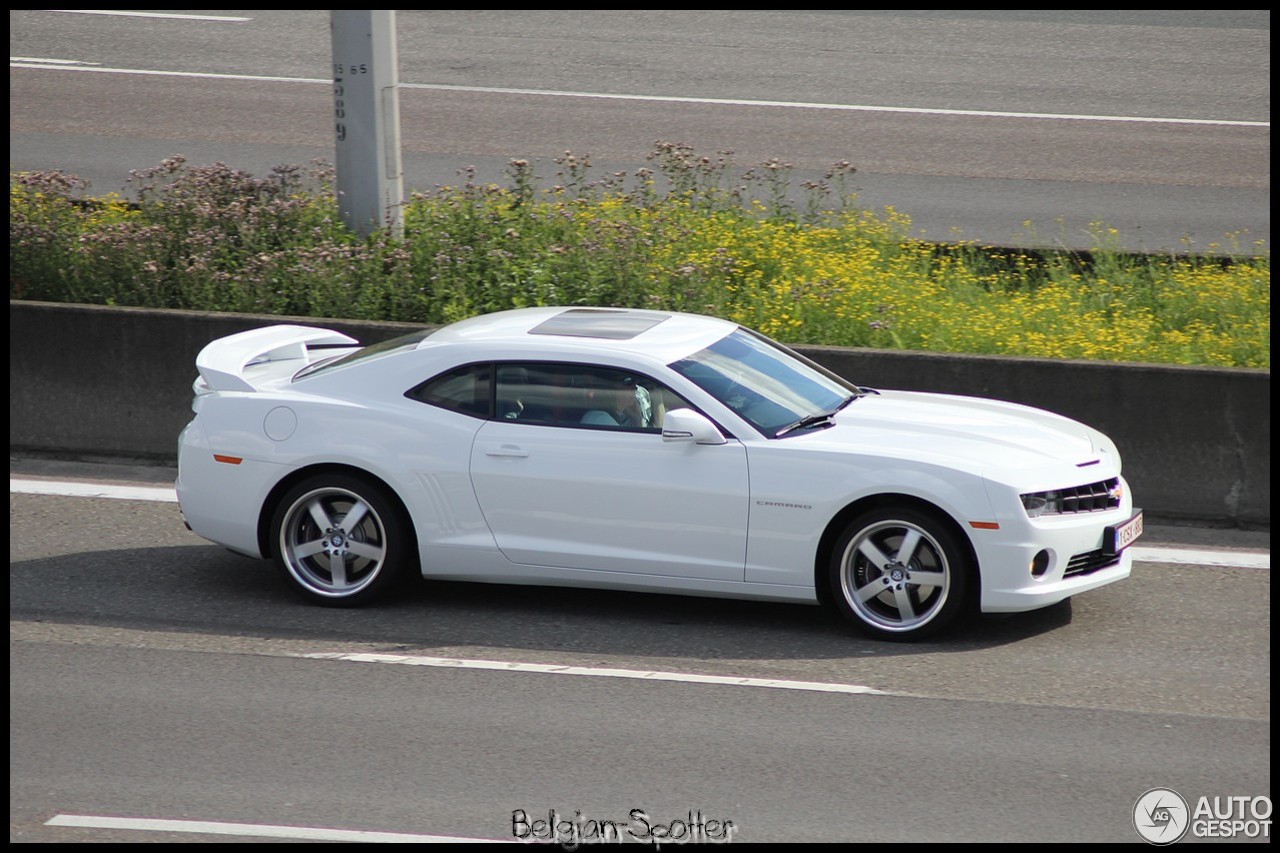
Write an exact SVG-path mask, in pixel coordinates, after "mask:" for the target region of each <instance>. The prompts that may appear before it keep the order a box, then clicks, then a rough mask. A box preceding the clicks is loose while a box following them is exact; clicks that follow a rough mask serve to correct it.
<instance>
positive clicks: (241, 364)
mask: <svg viewBox="0 0 1280 853" xmlns="http://www.w3.org/2000/svg"><path fill="white" fill-rule="evenodd" d="M358 346H360V342H359V341H357V340H356V339H355V338H353V337H350V336H348V335H344V334H342V333H341V332H335V331H333V330H332V329H317V328H313V327H311V326H286V325H280V326H267V327H266V328H263V329H252V330H250V331H248V332H241V333H240V334H238V335H230V336H228V337H225V338H219V339H218V340H216V341H214V342H213V343H211V344H209V345H208V346H206V347H205V348H204V349H202V350H200V354H199V355H198V356H196V369H197V370H199V371H200V377H201V379H203V380H204V384H205V386H206V387H207V388H208V389H209V390H210V391H253V390H254V387H253V385H252V384H250V383H249V381H248V380H246V379H245V378H244V371H245V368H247V367H249V366H250V365H251V364H262V363H264V362H271V361H290V360H300V361H301V362H302V363H301V364H299V365H298V367H299V369H301V368H302V367H304V366H305V365H307V364H310V363H311V362H313V361H316V360H317V359H318V358H320V353H314V354H313V353H312V352H311V351H310V348H311V347H358ZM326 355H332V353H326Z"/></svg>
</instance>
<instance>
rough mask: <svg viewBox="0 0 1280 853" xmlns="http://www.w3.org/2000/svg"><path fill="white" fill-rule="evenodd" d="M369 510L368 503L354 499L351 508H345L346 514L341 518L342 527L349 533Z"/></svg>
mask: <svg viewBox="0 0 1280 853" xmlns="http://www.w3.org/2000/svg"><path fill="white" fill-rule="evenodd" d="M368 511H369V505H368V504H367V503H365V502H364V501H356V502H355V503H354V504H353V505H352V507H351V509H349V510H347V515H346V517H345V518H344V519H342V529H343V530H345V531H347V532H348V533H351V532H352V531H354V530H355V529H356V527H358V526H359V525H360V520H361V519H362V518H364V516H365V513H367V512H368Z"/></svg>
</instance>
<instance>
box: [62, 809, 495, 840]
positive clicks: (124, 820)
mask: <svg viewBox="0 0 1280 853" xmlns="http://www.w3.org/2000/svg"><path fill="white" fill-rule="evenodd" d="M44 825H45V826H74V827H82V828H87V829H125V830H135V831H139V832H192V833H197V834H200V835H240V836H249V837H254V838H295V839H299V840H303V841H354V842H366V843H369V842H374V843H380V844H454V843H461V844H504V843H506V842H504V841H502V840H500V839H496V838H466V837H457V836H451V835H415V834H412V833H407V832H373V831H366V830H360V829H326V828H324V827H313V826H277V825H273V824H267V823H222V822H220V821H204V820H163V819H160V818H144V817H103V816H97V815H78V814H60V815H54V816H53V817H51V818H49V819H48V820H47V821H45V824H44Z"/></svg>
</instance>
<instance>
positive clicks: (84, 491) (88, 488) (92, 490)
mask: <svg viewBox="0 0 1280 853" xmlns="http://www.w3.org/2000/svg"><path fill="white" fill-rule="evenodd" d="M9 493H10V494H14V493H17V494H24V495H62V496H64V497H74V498H115V499H117V500H125V501H157V502H161V503H177V502H178V493H177V492H175V491H174V490H173V489H172V488H171V487H166V486H113V485H110V484H108V483H72V482H60V481H58V480H15V479H13V478H12V477H11V478H9Z"/></svg>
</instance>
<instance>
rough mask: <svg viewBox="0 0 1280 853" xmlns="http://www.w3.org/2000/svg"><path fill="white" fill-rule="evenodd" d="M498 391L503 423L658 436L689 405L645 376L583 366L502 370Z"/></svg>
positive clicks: (521, 365) (498, 374) (506, 366)
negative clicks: (665, 421) (670, 418)
mask: <svg viewBox="0 0 1280 853" xmlns="http://www.w3.org/2000/svg"><path fill="white" fill-rule="evenodd" d="M496 385H497V387H496V399H497V407H498V408H497V415H496V416H497V417H498V418H499V419H505V420H515V421H520V422H521V423H534V424H546V425H548V426H561V427H580V428H587V429H611V430H626V431H629V432H660V431H661V430H662V421H663V418H664V417H665V416H666V413H667V412H668V411H669V410H671V409H678V408H681V407H682V406H688V405H689V404H688V403H686V402H685V401H684V399H683V398H681V397H680V396H679V395H677V394H676V393H675V392H673V391H671V390H670V389H668V388H666V387H665V386H663V385H661V384H660V383H658V382H655V381H654V380H652V379H650V378H649V377H647V376H644V375H641V374H638V373H633V372H631V371H626V370H618V369H616V368H611V367H596V366H592V365H585V364H550V363H538V362H522V363H515V364H500V365H498V367H497V371H496Z"/></svg>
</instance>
